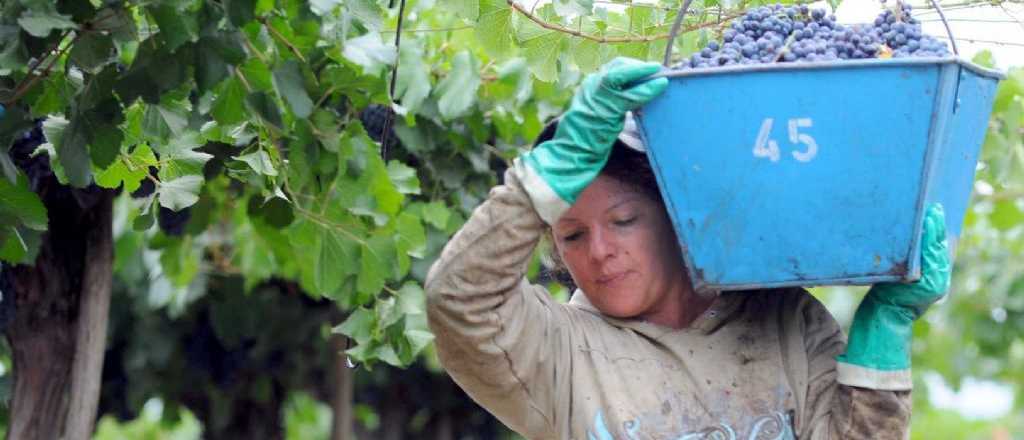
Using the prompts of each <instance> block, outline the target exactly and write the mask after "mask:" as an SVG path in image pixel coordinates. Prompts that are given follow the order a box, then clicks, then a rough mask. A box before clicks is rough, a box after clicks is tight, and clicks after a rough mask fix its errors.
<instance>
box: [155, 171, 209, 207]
mask: <svg viewBox="0 0 1024 440" xmlns="http://www.w3.org/2000/svg"><path fill="white" fill-rule="evenodd" d="M202 184H203V178H202V177H201V176H195V175H190V176H182V177H179V178H177V179H174V180H169V181H164V182H163V183H161V184H160V205H161V206H163V207H165V208H168V209H172V210H175V211H180V210H182V209H185V208H187V207H189V206H192V205H193V204H195V203H196V202H197V201H199V188H200V186H202Z"/></svg>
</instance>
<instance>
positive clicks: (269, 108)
mask: <svg viewBox="0 0 1024 440" xmlns="http://www.w3.org/2000/svg"><path fill="white" fill-rule="evenodd" d="M245 104H246V107H247V108H248V109H249V110H250V111H252V112H254V113H256V115H257V116H259V117H260V119H261V120H263V122H265V123H267V124H270V125H271V126H272V127H274V128H276V129H278V130H280V129H281V127H282V125H283V123H282V121H281V112H280V111H279V110H278V109H277V103H276V102H274V99H273V98H271V97H270V96H269V95H267V94H266V93H263V92H255V93H250V94H249V95H248V96H246V97H245Z"/></svg>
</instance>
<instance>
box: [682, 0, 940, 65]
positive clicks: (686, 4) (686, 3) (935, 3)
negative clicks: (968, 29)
mask: <svg viewBox="0 0 1024 440" xmlns="http://www.w3.org/2000/svg"><path fill="white" fill-rule="evenodd" d="M929 1H931V3H932V6H934V7H935V11H937V12H938V13H939V18H941V19H942V25H943V26H945V27H946V35H948V36H949V44H950V45H951V46H953V55H956V56H960V51H959V50H957V48H956V38H953V31H952V30H951V29H950V28H949V22H948V21H946V14H944V13H942V7H941V6H939V2H938V1H937V0H929ZM692 2H693V0H685V1H683V6H682V7H680V8H679V13H678V14H677V15H676V19H675V21H674V22H672V30H670V31H669V32H668V44H666V45H665V59H664V60H663V61H662V65H664V66H665V67H669V65H668V64H669V62H670V61H671V58H672V44H673V43H675V41H676V34H678V33H679V27H680V26H681V25H682V24H683V18H685V17H686V10H687V9H689V7H690V3H692Z"/></svg>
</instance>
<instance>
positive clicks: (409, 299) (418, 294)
mask: <svg viewBox="0 0 1024 440" xmlns="http://www.w3.org/2000/svg"><path fill="white" fill-rule="evenodd" d="M396 296H397V297H398V309H399V310H400V311H401V312H402V313H403V314H405V315H415V314H420V313H424V311H425V310H426V303H427V297H426V295H424V294H423V288H422V287H420V285H419V284H416V283H414V282H407V283H405V284H403V285H402V288H401V289H398V293H397V294H396Z"/></svg>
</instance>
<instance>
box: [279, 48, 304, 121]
mask: <svg viewBox="0 0 1024 440" xmlns="http://www.w3.org/2000/svg"><path fill="white" fill-rule="evenodd" d="M274 88H275V89H277V93H278V94H279V95H281V97H283V98H284V101H285V102H286V103H288V106H289V107H291V109H292V112H293V113H295V116H297V117H299V118H302V119H305V118H308V117H309V115H310V114H312V113H313V101H312V100H311V99H309V94H308V93H306V88H305V86H304V85H303V80H302V72H301V71H300V70H299V64H298V62H296V61H294V60H288V61H285V62H283V63H281V65H279V66H278V67H277V68H276V69H274Z"/></svg>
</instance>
